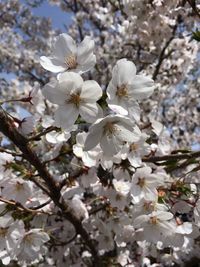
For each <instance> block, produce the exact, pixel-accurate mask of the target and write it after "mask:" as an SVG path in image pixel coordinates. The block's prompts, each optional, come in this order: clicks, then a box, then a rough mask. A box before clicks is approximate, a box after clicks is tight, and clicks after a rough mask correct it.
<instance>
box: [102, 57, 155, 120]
mask: <svg viewBox="0 0 200 267" xmlns="http://www.w3.org/2000/svg"><path fill="white" fill-rule="evenodd" d="M154 88H155V86H154V82H153V80H152V79H150V78H148V77H145V76H142V75H136V67H135V65H134V63H133V62H131V61H128V60H126V59H125V58H124V59H120V60H119V61H117V63H116V65H115V66H114V68H113V71H112V80H111V81H110V83H109V85H108V88H107V94H108V105H109V107H110V108H111V109H113V110H114V111H118V112H119V113H120V114H122V115H127V114H129V115H130V116H131V117H132V118H135V119H136V120H139V118H140V115H139V114H140V108H139V105H138V103H137V101H136V100H143V99H145V98H148V97H149V96H150V95H151V94H152V93H153V91H154Z"/></svg>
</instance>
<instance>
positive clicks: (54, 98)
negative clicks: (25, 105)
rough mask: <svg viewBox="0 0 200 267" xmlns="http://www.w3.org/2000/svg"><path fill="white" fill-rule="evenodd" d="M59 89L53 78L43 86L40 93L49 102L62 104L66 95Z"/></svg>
mask: <svg viewBox="0 0 200 267" xmlns="http://www.w3.org/2000/svg"><path fill="white" fill-rule="evenodd" d="M59 89H60V88H59V84H58V82H57V81H56V80H53V81H51V82H49V83H47V84H46V85H45V86H44V87H43V89H42V94H43V95H44V97H45V98H47V99H48V100H49V101H50V102H52V103H54V104H57V105H63V104H64V103H65V101H66V97H65V96H66V95H65V92H63V91H62V90H59Z"/></svg>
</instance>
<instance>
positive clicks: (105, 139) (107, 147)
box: [85, 115, 141, 156]
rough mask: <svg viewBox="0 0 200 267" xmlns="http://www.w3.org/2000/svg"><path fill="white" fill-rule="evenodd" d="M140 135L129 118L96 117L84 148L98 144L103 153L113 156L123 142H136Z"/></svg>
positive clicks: (87, 149)
mask: <svg viewBox="0 0 200 267" xmlns="http://www.w3.org/2000/svg"><path fill="white" fill-rule="evenodd" d="M140 136H141V131H140V129H139V128H138V127H137V126H136V125H135V123H134V122H133V121H131V120H130V119H129V118H126V117H124V116H120V115H109V116H107V117H105V118H103V119H98V120H97V121H96V122H95V123H94V124H93V125H92V126H91V127H90V130H89V134H88V136H87V138H86V141H85V150H86V151H89V150H91V149H92V148H94V147H95V146H96V145H98V144H100V147H101V149H102V150H103V152H104V154H105V155H107V156H113V155H116V154H117V153H118V152H119V151H120V150H121V149H122V146H123V144H124V142H128V143H133V142H136V141H138V140H139V139H140Z"/></svg>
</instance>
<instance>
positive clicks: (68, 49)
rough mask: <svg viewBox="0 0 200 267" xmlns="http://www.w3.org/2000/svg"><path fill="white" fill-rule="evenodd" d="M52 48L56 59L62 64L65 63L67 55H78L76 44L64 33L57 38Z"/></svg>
mask: <svg viewBox="0 0 200 267" xmlns="http://www.w3.org/2000/svg"><path fill="white" fill-rule="evenodd" d="M52 48H53V55H54V57H56V58H58V59H59V60H61V61H62V62H64V60H65V57H66V56H67V55H71V54H73V55H76V53H77V46H76V42H75V41H74V40H73V39H72V38H71V36H69V35H68V34H66V33H62V34H60V35H59V36H57V37H56V39H55V42H54V43H53V45H52Z"/></svg>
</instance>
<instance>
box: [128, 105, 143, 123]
mask: <svg viewBox="0 0 200 267" xmlns="http://www.w3.org/2000/svg"><path fill="white" fill-rule="evenodd" d="M131 104H132V106H130V105H128V115H129V117H130V118H131V119H134V120H136V121H137V122H139V120H140V113H141V110H140V106H139V104H138V103H137V102H136V101H134V103H131Z"/></svg>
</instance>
